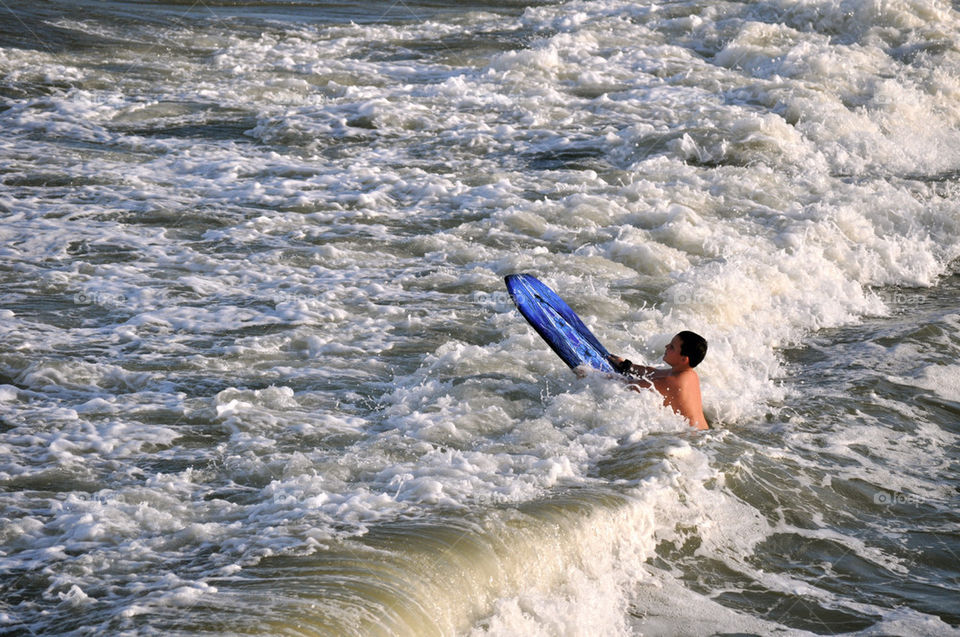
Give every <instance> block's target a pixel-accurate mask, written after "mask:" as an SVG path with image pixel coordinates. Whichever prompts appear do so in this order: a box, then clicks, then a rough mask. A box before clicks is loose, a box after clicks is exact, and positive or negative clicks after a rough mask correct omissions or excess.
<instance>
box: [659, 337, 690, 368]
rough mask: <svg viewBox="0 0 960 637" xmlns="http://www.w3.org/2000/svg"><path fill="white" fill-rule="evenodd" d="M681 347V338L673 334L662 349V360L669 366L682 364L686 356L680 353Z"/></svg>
mask: <svg viewBox="0 0 960 637" xmlns="http://www.w3.org/2000/svg"><path fill="white" fill-rule="evenodd" d="M681 347H683V340H681V338H680V337H679V336H674V337H673V339H672V340H671V341H670V342H669V343H668V344H667V348H666V349H665V350H664V351H663V362H664V363H666V364H667V365H669V366H670V367H676V366H677V365H682V364H683V362H684V361H685V360H686V359H687V357H686V356H684V355H683V354H681V353H680V348H681Z"/></svg>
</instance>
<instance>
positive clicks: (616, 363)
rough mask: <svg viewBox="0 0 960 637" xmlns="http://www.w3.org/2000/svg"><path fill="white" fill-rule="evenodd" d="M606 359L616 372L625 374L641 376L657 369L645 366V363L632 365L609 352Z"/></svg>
mask: <svg viewBox="0 0 960 637" xmlns="http://www.w3.org/2000/svg"><path fill="white" fill-rule="evenodd" d="M607 360H609V361H610V364H611V365H613V368H614V369H615V370H616V371H617V372H619V373H621V374H623V375H625V376H636V377H640V378H643V377H644V376H649V375H650V374H653V373H654V372H656V371H657V370H656V368H655V367H647V366H646V365H634V364H633V363H632V362H630V361H629V360H627V359H625V358H621V357H620V356H614V355H613V354H610V356H608V357H607ZM646 386H647V387H649V385H646Z"/></svg>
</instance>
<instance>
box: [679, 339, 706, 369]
mask: <svg viewBox="0 0 960 637" xmlns="http://www.w3.org/2000/svg"><path fill="white" fill-rule="evenodd" d="M677 337H679V338H680V355H681V356H686V357H687V360H688V361H689V362H690V367H696V366H697V365H699V364H700V361H702V360H703V357H704V356H706V355H707V341H706V339H705V338H703V337H702V336H700V335H699V334H697V333H696V332H690V331H683V332H680V333H679V334H677Z"/></svg>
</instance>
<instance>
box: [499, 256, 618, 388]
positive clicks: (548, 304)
mask: <svg viewBox="0 0 960 637" xmlns="http://www.w3.org/2000/svg"><path fill="white" fill-rule="evenodd" d="M505 281H506V284H507V290H508V291H509V292H510V297H511V298H512V299H513V302H514V303H516V305H517V309H519V310H520V313H521V314H523V317H524V318H525V319H527V322H528V323H530V325H532V326H533V329H535V330H536V331H537V334H539V335H540V337H541V338H543V340H545V341H546V342H547V345H549V346H550V347H551V348H552V349H553V351H554V352H556V353H557V356H559V357H560V358H561V359H562V360H563V362H564V363H566V364H567V365H569V366H570V368H571V369H572V368H574V367H578V366H580V365H584V364H586V365H589V366H590V367H593V368H594V369H598V370H600V371H602V372H613V371H614V369H613V366H611V365H610V361H608V360H607V357H608V356H609V355H610V353H609V352H607V348H606V347H604V346H603V345H601V344H600V341H598V340H597V337H596V336H594V335H593V333H592V332H591V331H590V330H589V329H587V326H586V325H584V324H583V321H581V320H580V317H579V316H577V314H576V312H574V311H573V310H571V309H570V306H569V305H567V304H566V303H565V302H564V300H563V299H561V298H560V297H559V296H557V293H556V292H554V291H553V290H551V289H550V288H549V287H547V286H546V285H544V284H543V283H541V282H540V281H539V280H538V279H537V278H536V277H534V276H531V275H529V274H511V275H509V276H507V277H506V278H505Z"/></svg>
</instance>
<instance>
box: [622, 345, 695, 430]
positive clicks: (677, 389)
mask: <svg viewBox="0 0 960 637" xmlns="http://www.w3.org/2000/svg"><path fill="white" fill-rule="evenodd" d="M706 354H707V341H706V340H704V338H703V337H702V336H700V335H699V334H695V333H694V332H687V331H684V332H680V333H679V334H677V335H676V336H674V337H673V340H671V341H670V344H669V345H667V348H666V350H665V351H664V353H663V362H665V363H666V364H667V365H669V366H670V369H656V368H654V367H646V366H644V365H634V364H633V363H631V362H630V361H629V360H625V359H623V358H620V357H619V356H614V355H613V354H611V355H610V363H611V364H612V365H613V368H614V369H615V370H617V371H618V372H620V373H621V374H624V375H626V376H627V377H631V379H630V380H629V381H628V382H629V383H630V388H631V389H633V390H634V391H640V389H639V388H641V387H650V386H653V387H654V388H655V389H656V390H657V391H658V392H660V393H661V394H662V395H663V404H664V405H666V406H668V407H670V408H671V409H673V410H674V411H675V412H677V413H678V414H680V415H681V416H683V417H685V418H686V419H687V420H689V421H690V424H691V425H692V426H694V427H696V428H697V429H707V428H708V425H707V419H706V418H705V417H704V415H703V401H702V399H701V398H700V378H699V376H697V372H695V371H694V369H693V368H694V367H696V366H697V365H699V364H700V361H702V360H703V357H704V356H706Z"/></svg>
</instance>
